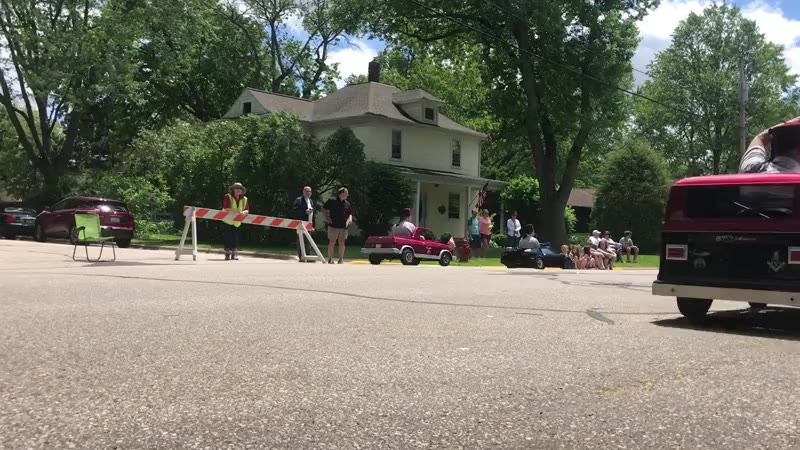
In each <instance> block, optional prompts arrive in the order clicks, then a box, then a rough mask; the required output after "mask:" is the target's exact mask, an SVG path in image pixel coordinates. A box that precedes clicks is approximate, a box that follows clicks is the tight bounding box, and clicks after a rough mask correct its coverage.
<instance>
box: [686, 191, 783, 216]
mask: <svg viewBox="0 0 800 450" xmlns="http://www.w3.org/2000/svg"><path fill="white" fill-rule="evenodd" d="M795 192H796V186H793V185H739V186H693V187H689V188H688V195H687V199H686V214H687V215H688V216H689V217H690V218H703V219H730V218H762V219H770V218H777V217H791V216H792V215H793V214H794V209H795V208H794V205H795Z"/></svg>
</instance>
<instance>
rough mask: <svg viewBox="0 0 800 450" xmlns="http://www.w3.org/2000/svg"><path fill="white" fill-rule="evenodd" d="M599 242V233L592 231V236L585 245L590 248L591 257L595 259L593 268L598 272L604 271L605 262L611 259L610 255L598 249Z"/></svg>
mask: <svg viewBox="0 0 800 450" xmlns="http://www.w3.org/2000/svg"><path fill="white" fill-rule="evenodd" d="M600 241H601V239H600V231H598V230H594V231H592V235H591V236H589V241H588V242H587V245H588V246H589V247H590V249H591V252H592V256H593V257H594V259H595V267H597V268H598V269H600V270H605V268H606V264H605V261H606V260H608V259H610V258H611V253H609V252H607V251H605V250H602V249H601V248H600Z"/></svg>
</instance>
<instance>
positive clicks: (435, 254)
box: [361, 227, 453, 267]
mask: <svg viewBox="0 0 800 450" xmlns="http://www.w3.org/2000/svg"><path fill="white" fill-rule="evenodd" d="M361 253H364V254H365V255H367V257H368V258H369V262H370V263H371V264H373V265H378V264H380V263H381V261H383V260H391V259H399V260H400V262H402V263H403V265H404V266H416V265H418V264H419V263H420V260H430V261H439V265H441V266H444V267H446V266H449V265H450V262H451V261H452V260H453V250H452V249H451V248H450V245H449V244H444V243H441V242H439V241H437V240H436V235H435V234H433V232H432V231H431V230H429V229H427V228H423V227H417V229H416V230H414V234H413V235H412V236H411V237H408V238H406V237H398V236H370V237H368V238H367V242H365V243H364V247H363V248H362V249H361Z"/></svg>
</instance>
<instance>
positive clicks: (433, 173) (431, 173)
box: [391, 164, 508, 190]
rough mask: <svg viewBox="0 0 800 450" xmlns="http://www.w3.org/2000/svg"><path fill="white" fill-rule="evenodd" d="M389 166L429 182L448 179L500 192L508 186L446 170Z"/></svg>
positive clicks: (497, 181) (397, 165) (398, 165)
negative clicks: (427, 179)
mask: <svg viewBox="0 0 800 450" xmlns="http://www.w3.org/2000/svg"><path fill="white" fill-rule="evenodd" d="M391 165H392V166H395V167H397V168H399V169H400V170H402V171H404V172H406V173H409V174H412V175H417V176H421V177H429V178H431V177H432V178H431V180H433V179H442V180H443V181H442V182H445V181H446V180H448V179H450V180H453V181H458V182H460V183H468V184H472V185H475V186H483V185H485V184H488V186H489V190H500V189H502V188H503V187H505V186H506V185H507V184H508V183H507V182H505V181H500V180H492V179H489V178H481V177H472V176H469V175H464V174H462V173H456V172H448V171H446V170H434V169H424V168H421V167H412V166H406V165H401V164H391Z"/></svg>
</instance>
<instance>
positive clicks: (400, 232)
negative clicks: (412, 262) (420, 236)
mask: <svg viewBox="0 0 800 450" xmlns="http://www.w3.org/2000/svg"><path fill="white" fill-rule="evenodd" d="M416 229H417V227H416V226H414V224H413V223H411V208H406V209H404V210H403V218H402V219H401V220H400V223H398V224H397V225H395V226H394V227H392V236H396V237H405V238H410V237H411V236H413V235H414V231H415V230H416Z"/></svg>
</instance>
